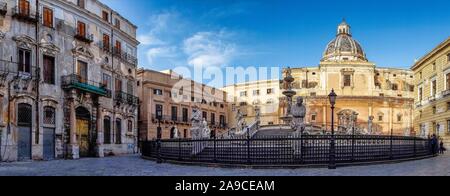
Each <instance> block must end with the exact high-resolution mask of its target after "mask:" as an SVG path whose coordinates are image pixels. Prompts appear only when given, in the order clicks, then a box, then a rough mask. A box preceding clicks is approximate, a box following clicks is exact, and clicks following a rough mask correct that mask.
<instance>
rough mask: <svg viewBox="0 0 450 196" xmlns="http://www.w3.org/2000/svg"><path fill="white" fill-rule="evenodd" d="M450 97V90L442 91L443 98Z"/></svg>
mask: <svg viewBox="0 0 450 196" xmlns="http://www.w3.org/2000/svg"><path fill="white" fill-rule="evenodd" d="M449 95H450V89H448V90H445V91H442V96H444V97H447V96H449Z"/></svg>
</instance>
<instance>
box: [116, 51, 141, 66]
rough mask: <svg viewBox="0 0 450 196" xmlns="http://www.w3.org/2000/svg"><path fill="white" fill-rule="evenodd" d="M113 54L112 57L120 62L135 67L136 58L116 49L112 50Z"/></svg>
mask: <svg viewBox="0 0 450 196" xmlns="http://www.w3.org/2000/svg"><path fill="white" fill-rule="evenodd" d="M113 54H114V56H116V57H118V58H120V59H121V60H122V61H125V62H127V63H130V64H132V65H134V66H137V63H138V60H137V58H136V57H134V56H132V55H130V54H128V53H126V52H125V51H123V50H121V49H118V48H114V49H113Z"/></svg>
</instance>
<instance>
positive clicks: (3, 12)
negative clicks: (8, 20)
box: [0, 2, 8, 16]
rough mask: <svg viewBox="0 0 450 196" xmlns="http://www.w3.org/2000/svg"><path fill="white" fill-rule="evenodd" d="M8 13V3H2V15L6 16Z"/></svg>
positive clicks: (0, 10) (0, 12) (0, 6)
mask: <svg viewBox="0 0 450 196" xmlns="http://www.w3.org/2000/svg"><path fill="white" fill-rule="evenodd" d="M7 12H8V4H7V3H6V2H0V15H3V16H4V15H6V13H7Z"/></svg>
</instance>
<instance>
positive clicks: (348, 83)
mask: <svg viewBox="0 0 450 196" xmlns="http://www.w3.org/2000/svg"><path fill="white" fill-rule="evenodd" d="M349 86H352V76H351V75H344V87H349Z"/></svg>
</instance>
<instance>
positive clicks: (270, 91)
mask: <svg viewBox="0 0 450 196" xmlns="http://www.w3.org/2000/svg"><path fill="white" fill-rule="evenodd" d="M274 91H275V90H274V89H273V88H269V89H267V94H268V95H271V94H272V93H274Z"/></svg>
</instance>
